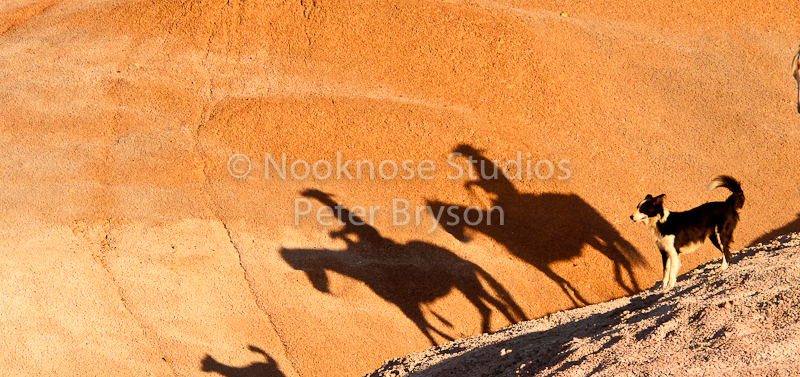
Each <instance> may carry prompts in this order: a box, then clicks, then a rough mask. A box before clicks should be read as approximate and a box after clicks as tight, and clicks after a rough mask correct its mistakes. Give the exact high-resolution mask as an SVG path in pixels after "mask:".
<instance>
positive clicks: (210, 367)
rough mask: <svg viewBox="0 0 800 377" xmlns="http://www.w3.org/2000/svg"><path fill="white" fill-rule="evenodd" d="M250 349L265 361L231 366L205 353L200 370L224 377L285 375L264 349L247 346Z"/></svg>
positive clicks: (274, 376) (276, 376)
mask: <svg viewBox="0 0 800 377" xmlns="http://www.w3.org/2000/svg"><path fill="white" fill-rule="evenodd" d="M248 349H250V351H252V352H255V353H258V354H261V355H262V356H264V359H265V360H266V361H267V362H266V363H252V364H250V365H248V366H246V367H232V366H229V365H225V364H222V363H220V362H219V361H217V360H215V359H214V358H213V357H211V356H210V355H206V357H205V358H204V359H203V364H202V370H203V372H216V373H219V374H221V375H223V376H225V377H285V376H286V375H285V374H283V372H281V370H280V369H279V368H278V363H276V362H275V359H273V358H272V357H271V356H270V355H268V354H267V353H266V352H264V350H262V349H260V348H258V347H256V346H249V347H248Z"/></svg>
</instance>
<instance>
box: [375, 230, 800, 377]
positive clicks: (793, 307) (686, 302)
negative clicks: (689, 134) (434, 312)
mask: <svg viewBox="0 0 800 377" xmlns="http://www.w3.org/2000/svg"><path fill="white" fill-rule="evenodd" d="M798 245H800V233H794V234H790V235H786V236H782V237H778V238H777V239H775V240H774V241H773V242H770V243H768V244H759V245H758V246H753V247H750V248H747V249H744V250H742V251H741V252H740V253H739V254H737V255H736V256H735V258H733V260H734V261H736V264H734V265H732V266H731V267H730V268H729V269H728V270H726V271H723V272H721V271H719V269H718V268H719V262H716V261H715V262H709V263H706V264H703V265H700V266H698V267H697V268H696V269H694V270H692V271H689V272H688V273H686V274H684V275H682V276H681V277H680V279H679V281H678V284H677V285H676V286H675V289H673V290H670V291H666V292H665V291H663V290H661V288H660V284H661V283H658V284H657V287H653V288H650V289H648V290H645V291H643V292H641V293H639V294H636V295H633V296H631V297H626V298H621V299H617V300H612V301H609V302H605V303H602V304H596V305H591V306H587V307H584V308H580V309H573V310H568V311H563V312H558V313H554V314H552V315H549V316H547V317H544V318H541V319H537V320H532V321H527V322H522V323H519V324H517V325H514V326H511V327H509V328H506V329H503V330H500V331H498V332H496V333H494V334H485V335H480V336H477V337H472V338H468V339H460V340H458V341H455V342H451V343H447V344H444V345H442V346H439V347H434V348H431V349H429V350H427V351H424V352H420V353H417V354H413V355H409V356H406V357H404V358H397V359H393V360H390V361H388V362H387V363H386V364H385V365H384V366H383V367H381V368H380V369H378V370H377V371H375V372H374V373H372V374H369V375H368V376H370V377H388V376H417V377H423V376H430V377H433V376H437V377H443V376H454V377H455V376H465V377H472V376H476V377H477V376H665V375H670V376H797V375H800V356H798V352H797V351H798V347H800V292H799V291H798V287H800V247H798Z"/></svg>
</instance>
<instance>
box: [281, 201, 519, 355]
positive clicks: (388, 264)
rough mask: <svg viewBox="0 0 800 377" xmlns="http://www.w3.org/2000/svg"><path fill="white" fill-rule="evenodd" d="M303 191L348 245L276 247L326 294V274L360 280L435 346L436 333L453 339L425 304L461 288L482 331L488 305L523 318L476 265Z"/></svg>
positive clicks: (487, 318) (510, 316) (514, 319)
mask: <svg viewBox="0 0 800 377" xmlns="http://www.w3.org/2000/svg"><path fill="white" fill-rule="evenodd" d="M302 195H303V196H304V197H306V198H313V199H316V200H317V201H319V202H320V203H321V204H323V205H324V206H327V207H328V208H329V209H330V211H331V212H332V213H333V215H334V217H335V218H337V219H338V220H339V223H340V224H341V228H340V229H338V230H336V231H331V232H330V233H329V235H330V237H331V238H334V239H339V240H342V241H344V243H345V244H346V246H347V247H346V249H345V250H325V249H287V248H283V249H281V250H280V254H281V256H282V257H283V259H284V260H285V261H286V262H287V263H288V264H289V265H290V266H291V267H292V268H294V269H296V270H301V271H303V272H305V274H306V276H307V277H308V279H309V280H310V281H311V283H312V285H313V286H314V287H315V288H316V289H317V290H318V291H320V292H324V293H330V284H329V279H328V273H330V272H335V273H338V274H342V275H345V276H348V277H350V278H353V279H355V280H358V281H361V282H363V283H364V284H366V285H367V286H368V287H369V288H370V289H371V290H372V291H373V292H374V293H375V294H376V295H378V296H379V297H381V298H382V299H384V300H386V301H387V302H389V303H391V304H393V305H395V306H396V307H397V308H399V309H400V310H401V311H402V312H403V314H404V315H405V316H406V317H407V318H409V319H410V320H411V321H412V322H413V323H414V324H415V325H416V327H417V328H418V329H419V330H420V331H421V332H422V333H423V334H424V335H425V336H426V337H427V338H428V340H429V341H430V342H431V344H433V345H436V344H437V343H436V339H435V338H434V335H438V336H440V337H442V338H444V339H446V340H448V341H449V340H454V339H455V338H454V337H453V336H451V335H450V334H448V333H446V332H445V331H444V330H442V329H440V328H437V327H436V326H434V325H433V324H432V323H431V322H430V321H429V320H428V319H427V318H426V316H425V312H424V310H423V309H424V306H425V304H428V303H432V302H434V301H436V300H437V299H439V298H442V297H444V296H446V295H447V294H449V293H450V292H451V291H453V290H456V291H459V292H461V293H462V294H463V295H464V296H465V297H466V298H467V299H468V300H469V302H470V303H471V304H472V305H473V306H474V307H475V308H476V309H477V310H478V312H479V314H480V316H481V329H482V331H483V332H489V331H490V321H491V317H492V313H493V310H492V307H494V309H496V310H497V311H499V312H500V313H502V315H503V316H504V317H505V318H506V319H507V320H508V321H509V322H511V323H516V322H519V321H522V320H526V319H527V318H526V316H525V314H524V313H523V311H522V309H521V308H520V307H519V305H517V303H516V302H515V301H514V300H513V299H512V297H511V295H510V293H509V292H508V291H507V290H506V289H505V288H504V287H503V286H502V285H501V284H500V283H499V282H498V281H497V280H496V279H494V278H493V277H492V276H491V275H490V274H489V273H487V272H486V271H485V270H484V269H483V268H481V267H480V266H478V265H477V264H475V263H472V262H470V261H468V260H465V259H462V258H461V257H459V256H457V255H455V254H454V253H452V252H451V251H449V250H447V249H445V248H442V247H439V246H436V245H432V244H429V243H426V242H422V241H410V242H407V243H398V242H395V241H394V240H391V239H388V238H385V237H383V236H382V235H381V234H380V232H378V230H377V229H375V228H374V227H373V226H371V225H370V224H368V223H366V222H365V221H363V219H362V218H361V217H360V216H358V215H356V214H355V213H353V212H351V211H350V210H348V209H347V208H345V207H344V206H341V205H340V204H339V203H337V202H336V201H334V200H333V198H332V196H331V195H330V194H328V193H325V192H322V191H319V190H306V191H304V192H303V193H302ZM430 312H431V314H432V315H433V316H434V317H435V318H436V319H437V320H438V321H439V322H441V323H443V324H444V325H445V326H447V327H450V328H452V327H453V325H452V323H450V322H448V321H447V320H446V319H445V318H444V317H443V316H442V315H439V314H437V313H435V312H433V311H430Z"/></svg>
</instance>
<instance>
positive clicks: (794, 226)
mask: <svg viewBox="0 0 800 377" xmlns="http://www.w3.org/2000/svg"><path fill="white" fill-rule="evenodd" d="M794 232H800V213H798V214H797V218H796V219H794V221H792V222H789V223H787V224H786V225H784V226H782V227H780V228H777V229H773V230H772V231H770V232H768V233H764V234H763V235H762V236H761V237H758V238H756V239H755V240H753V241H752V242H750V246H755V245H758V244H760V243H763V244H766V243H768V242H770V241H772V240H774V239H775V238H778V237H780V236H783V235H786V234H789V233H794Z"/></svg>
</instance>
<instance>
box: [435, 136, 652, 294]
mask: <svg viewBox="0 0 800 377" xmlns="http://www.w3.org/2000/svg"><path fill="white" fill-rule="evenodd" d="M458 153H460V154H461V155H462V156H464V158H468V161H469V162H470V163H471V164H472V168H473V170H472V171H473V172H479V173H480V174H477V176H472V177H470V178H472V179H473V180H470V181H468V182H467V183H465V185H464V186H465V188H466V189H467V190H470V191H472V190H473V189H475V188H479V189H481V190H483V191H484V192H485V193H486V194H487V195H486V196H488V197H490V198H491V199H489V201H490V203H489V204H488V206H487V208H488V209H487V210H482V209H481V210H480V211H481V213H480V214H478V213H477V211H476V208H475V207H472V208H470V207H464V206H460V205H457V204H451V203H444V202H441V201H430V200H429V201H428V205H429V206H430V208H431V211H432V213H433V214H438V213H445V211H451V212H452V213H453V214H455V215H456V216H455V217H456V218H457V219H462V221H458V222H456V221H441V220H440V223H439V226H441V227H442V228H443V229H444V230H445V231H447V232H448V233H450V234H451V235H453V237H455V238H456V239H458V240H460V241H462V242H469V240H470V239H469V237H468V236H467V233H468V230H469V231H471V232H474V233H480V234H483V235H486V236H488V237H489V238H491V239H492V240H494V241H495V242H497V243H498V244H500V245H502V246H504V247H505V249H506V250H508V252H509V253H511V254H512V255H514V256H516V257H517V258H519V259H520V260H522V261H524V262H526V263H528V264H529V265H531V266H533V267H535V268H536V269H538V270H539V271H541V272H543V273H544V274H545V275H546V276H547V277H548V278H549V279H550V280H552V281H554V282H556V283H557V284H558V285H559V287H561V290H562V291H563V292H564V293H565V294H566V295H567V296H568V297H569V299H570V300H571V301H572V302H573V303H574V304H575V306H584V305H587V304H589V302H588V301H587V299H586V298H585V297H584V294H583V293H582V291H583V289H582V287H580V286H578V285H576V284H574V283H573V282H570V281H569V280H567V279H566V278H564V277H562V276H561V275H560V274H559V273H557V272H556V271H555V270H554V269H553V265H554V264H556V263H558V262H564V261H569V260H572V259H573V258H577V257H579V256H581V250H582V249H583V248H584V246H589V247H591V248H593V249H595V250H597V251H599V252H600V253H602V254H603V255H604V256H605V257H607V258H608V259H610V260H611V261H612V262H613V263H614V279H615V281H616V283H617V284H619V286H620V287H622V288H623V289H624V290H625V291H626V292H627V293H628V294H633V293H635V292H637V291H640V290H641V289H642V288H641V287H640V286H639V283H638V282H637V281H636V279H635V277H634V273H633V267H634V266H643V265H646V262H645V260H644V258H643V256H642V255H641V254H639V252H638V251H637V250H636V248H635V247H633V245H631V244H630V243H629V242H628V241H627V240H626V239H625V238H624V237H622V235H621V234H620V233H619V232H618V231H617V230H616V229H615V228H614V226H613V225H612V224H610V223H609V222H608V221H607V220H606V219H604V218H603V216H602V215H600V213H598V212H597V210H596V209H594V208H593V207H592V206H591V205H590V204H589V203H587V202H586V201H584V200H583V199H582V198H581V197H579V196H578V195H575V194H559V193H544V194H534V193H523V192H520V191H519V190H517V188H516V187H515V186H514V184H513V182H511V180H510V179H509V178H508V177H506V176H505V175H504V174H503V172H502V169H500V168H499V167H498V166H497V164H495V162H493V161H491V160H489V159H488V158H487V157H486V156H485V155H484V153H483V152H482V151H480V150H477V149H475V148H474V147H472V146H469V145H465V144H461V145H458V146H457V147H456V148H455V149H454V150H453V154H454V155H458ZM495 173H496V174H495ZM476 215H479V216H482V217H483V218H484V220H483V221H476V220H477V218H476ZM470 218H471V220H470ZM501 220H502V223H501ZM472 224H474V225H472ZM589 263H591V262H589ZM593 273H595V274H597V275H604V274H605V272H604V271H593ZM624 275H627V279H626V277H625V276H624Z"/></svg>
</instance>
